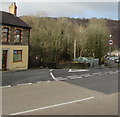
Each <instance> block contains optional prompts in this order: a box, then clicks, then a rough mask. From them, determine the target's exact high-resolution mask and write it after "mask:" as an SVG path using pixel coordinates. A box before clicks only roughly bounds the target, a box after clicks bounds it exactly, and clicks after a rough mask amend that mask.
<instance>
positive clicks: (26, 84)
mask: <svg viewBox="0 0 120 117" xmlns="http://www.w3.org/2000/svg"><path fill="white" fill-rule="evenodd" d="M31 84H32V83H31V82H30V83H24V84H17V86H24V85H31Z"/></svg>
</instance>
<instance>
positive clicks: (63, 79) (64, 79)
mask: <svg viewBox="0 0 120 117" xmlns="http://www.w3.org/2000/svg"><path fill="white" fill-rule="evenodd" d="M62 80H68V78H62V79H59V81H62Z"/></svg>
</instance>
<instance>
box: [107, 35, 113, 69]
mask: <svg viewBox="0 0 120 117" xmlns="http://www.w3.org/2000/svg"><path fill="white" fill-rule="evenodd" d="M111 37H112V35H110V39H109V40H108V44H109V67H110V57H111V52H112V45H113V40H112V39H111Z"/></svg>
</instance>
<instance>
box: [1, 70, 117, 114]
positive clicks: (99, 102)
mask: <svg viewBox="0 0 120 117" xmlns="http://www.w3.org/2000/svg"><path fill="white" fill-rule="evenodd" d="M118 72H119V70H118V69H116V68H111V69H109V68H102V69H94V68H92V69H86V70H85V69H84V70H83V69H82V70H81V69H52V70H50V69H39V70H28V71H21V72H12V73H11V72H6V73H5V72H4V73H3V79H4V80H3V82H4V83H3V84H4V86H5V85H12V86H13V87H4V86H3V88H2V97H3V110H2V111H3V114H5V115H117V114H118ZM14 75H15V76H14ZM47 76H48V77H47ZM29 77H30V79H29ZM8 79H9V81H7V80H8ZM10 79H11V80H10ZM28 79H29V80H28ZM26 81H28V82H33V83H31V84H30V85H28V84H26V85H19V86H18V85H17V83H25V82H26ZM46 81H49V82H46ZM35 82H37V83H35Z"/></svg>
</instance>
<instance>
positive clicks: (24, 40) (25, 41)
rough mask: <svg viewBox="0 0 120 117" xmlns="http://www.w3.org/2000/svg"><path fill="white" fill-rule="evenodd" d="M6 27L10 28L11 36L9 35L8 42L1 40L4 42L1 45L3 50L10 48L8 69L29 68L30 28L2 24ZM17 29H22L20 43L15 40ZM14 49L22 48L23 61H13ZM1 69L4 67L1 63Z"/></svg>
mask: <svg viewBox="0 0 120 117" xmlns="http://www.w3.org/2000/svg"><path fill="white" fill-rule="evenodd" d="M4 27H7V28H9V37H8V42H7V43H2V42H1V41H0V43H2V44H1V45H0V48H2V50H8V53H7V69H8V70H23V69H28V50H29V35H30V34H29V33H30V29H27V28H21V27H16V26H9V25H2V28H4ZM16 29H21V30H22V34H21V42H19V43H15V42H14V39H15V30H16ZM1 38H2V37H1ZM14 50H22V61H21V62H13V51H14ZM1 53H2V52H1ZM1 59H2V58H1ZM0 69H2V65H0Z"/></svg>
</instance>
